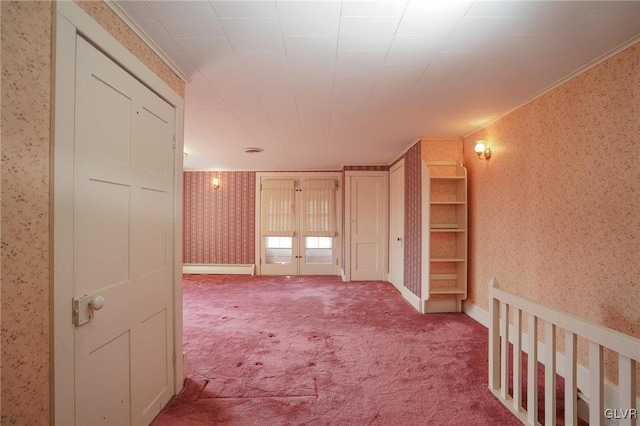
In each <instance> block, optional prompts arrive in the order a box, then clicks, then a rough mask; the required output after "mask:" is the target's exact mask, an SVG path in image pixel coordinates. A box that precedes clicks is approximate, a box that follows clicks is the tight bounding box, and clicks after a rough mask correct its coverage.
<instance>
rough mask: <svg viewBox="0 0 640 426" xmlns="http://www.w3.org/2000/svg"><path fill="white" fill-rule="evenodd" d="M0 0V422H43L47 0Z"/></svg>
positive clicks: (48, 113)
mask: <svg viewBox="0 0 640 426" xmlns="http://www.w3.org/2000/svg"><path fill="white" fill-rule="evenodd" d="M0 7H1V8H2V11H1V14H2V25H1V31H2V53H1V54H2V89H1V90H2V97H1V104H2V106H1V108H2V111H1V115H2V123H1V126H0V127H1V129H2V195H1V203H2V221H1V222H2V225H1V226H2V251H1V256H2V281H1V282H2V289H1V293H2V299H1V300H2V302H1V303H2V306H1V311H2V317H1V329H2V331H1V335H2V337H1V347H2V371H1V376H2V382H1V383H0V386H1V387H2V400H1V401H0V404H1V406H2V418H1V420H0V421H1V423H2V424H29V425H45V424H49V402H50V397H49V367H50V363H49V359H50V358H49V355H50V353H49V348H50V333H49V326H50V324H49V315H50V312H49V303H50V275H49V259H50V253H49V219H50V217H49V150H50V146H49V144H50V120H51V104H50V102H51V12H52V10H51V9H52V3H49V2H7V1H2V2H0Z"/></svg>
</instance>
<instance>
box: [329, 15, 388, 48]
mask: <svg viewBox="0 0 640 426" xmlns="http://www.w3.org/2000/svg"><path fill="white" fill-rule="evenodd" d="M399 20H400V18H399V17H392V18H389V17H343V18H342V19H341V20H340V36H339V41H338V49H339V50H356V51H372V50H384V51H385V52H386V51H387V50H388V49H389V45H391V41H392V40H393V36H394V35H395V32H396V29H397V28H398V21H399Z"/></svg>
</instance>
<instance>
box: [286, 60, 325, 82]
mask: <svg viewBox="0 0 640 426" xmlns="http://www.w3.org/2000/svg"><path fill="white" fill-rule="evenodd" d="M289 73H290V75H291V83H292V84H293V85H294V86H315V85H321V86H325V85H331V84H333V80H334V75H335V66H334V65H319V64H291V65H290V66H289Z"/></svg>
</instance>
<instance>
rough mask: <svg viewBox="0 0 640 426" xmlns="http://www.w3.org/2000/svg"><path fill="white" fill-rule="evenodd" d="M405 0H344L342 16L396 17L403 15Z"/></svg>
mask: <svg viewBox="0 0 640 426" xmlns="http://www.w3.org/2000/svg"><path fill="white" fill-rule="evenodd" d="M406 4H407V0H377V1H376V0H373V1H368V0H344V1H343V2H342V16H360V17H362V16H396V17H400V16H402V14H403V13H404V10H405V7H406Z"/></svg>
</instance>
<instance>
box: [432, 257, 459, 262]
mask: <svg viewBox="0 0 640 426" xmlns="http://www.w3.org/2000/svg"><path fill="white" fill-rule="evenodd" d="M465 260H466V259H465V258H463V257H432V258H431V259H429V261H430V262H464V261H465Z"/></svg>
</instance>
